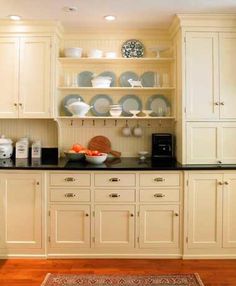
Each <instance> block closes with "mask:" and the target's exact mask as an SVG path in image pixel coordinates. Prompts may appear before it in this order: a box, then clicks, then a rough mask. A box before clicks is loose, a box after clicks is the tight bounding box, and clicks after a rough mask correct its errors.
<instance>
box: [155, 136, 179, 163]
mask: <svg viewBox="0 0 236 286" xmlns="http://www.w3.org/2000/svg"><path fill="white" fill-rule="evenodd" d="M174 158H175V155H174V136H173V135H172V134H170V133H153V134H152V159H153V160H162V161H172V160H174Z"/></svg>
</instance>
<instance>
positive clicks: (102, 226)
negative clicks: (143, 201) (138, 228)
mask: <svg viewBox="0 0 236 286" xmlns="http://www.w3.org/2000/svg"><path fill="white" fill-rule="evenodd" d="M134 226H135V224H134V206H132V205H97V206H96V207H95V246H96V247H110V248H120V247H128V248H129V247H130V248H133V247H134Z"/></svg>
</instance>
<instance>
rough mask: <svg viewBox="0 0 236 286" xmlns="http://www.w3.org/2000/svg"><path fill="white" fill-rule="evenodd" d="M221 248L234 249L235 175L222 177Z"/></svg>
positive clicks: (235, 222) (235, 217)
mask: <svg viewBox="0 0 236 286" xmlns="http://www.w3.org/2000/svg"><path fill="white" fill-rule="evenodd" d="M224 183H225V185H224V193H223V247H234V248H235V247H236V207H235V206H236V174H225V175H224Z"/></svg>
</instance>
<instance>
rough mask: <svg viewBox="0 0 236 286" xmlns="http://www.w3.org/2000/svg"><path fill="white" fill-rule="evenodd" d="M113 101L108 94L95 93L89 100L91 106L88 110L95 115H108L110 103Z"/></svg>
mask: <svg viewBox="0 0 236 286" xmlns="http://www.w3.org/2000/svg"><path fill="white" fill-rule="evenodd" d="M111 104H113V101H112V99H111V97H110V96H108V95H106V94H98V95H95V96H94V97H93V98H92V99H91V101H90V105H91V106H93V107H92V108H91V109H90V110H91V113H92V114H93V115H95V116H109V115H110V114H109V110H110V105H111Z"/></svg>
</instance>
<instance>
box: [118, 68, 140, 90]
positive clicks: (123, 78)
mask: <svg viewBox="0 0 236 286" xmlns="http://www.w3.org/2000/svg"><path fill="white" fill-rule="evenodd" d="M129 79H132V80H139V77H138V75H137V74H136V73H135V72H132V71H127V72H123V73H122V74H121V75H120V86H122V87H131V85H130V83H129V82H128V80H129Z"/></svg>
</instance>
